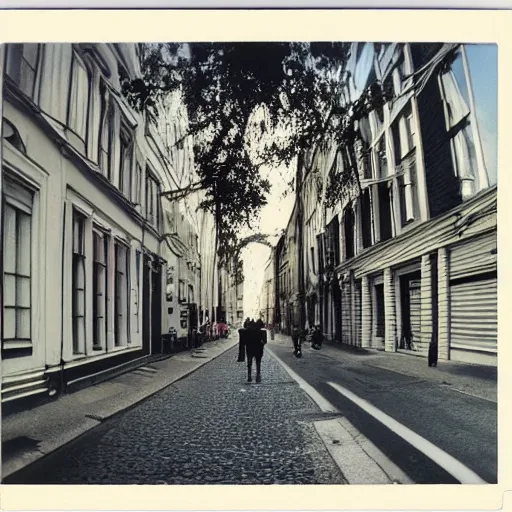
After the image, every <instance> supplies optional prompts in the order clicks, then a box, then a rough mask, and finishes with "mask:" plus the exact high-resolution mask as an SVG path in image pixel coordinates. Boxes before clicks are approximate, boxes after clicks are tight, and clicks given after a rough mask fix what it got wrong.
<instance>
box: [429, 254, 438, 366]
mask: <svg viewBox="0 0 512 512" xmlns="http://www.w3.org/2000/svg"><path fill="white" fill-rule="evenodd" d="M430 268H431V269H432V272H431V277H430V278H431V283H430V284H431V289H432V339H431V340H430V346H429V349H428V365H429V366H437V358H438V338H437V329H438V326H439V297H438V280H437V279H438V270H437V254H436V253H434V254H431V255H430Z"/></svg>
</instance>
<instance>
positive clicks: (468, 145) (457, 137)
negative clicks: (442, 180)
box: [440, 53, 478, 195]
mask: <svg viewBox="0 0 512 512" xmlns="http://www.w3.org/2000/svg"><path fill="white" fill-rule="evenodd" d="M461 60H462V57H461V55H460V53H459V54H458V55H457V58H456V60H455V62H454V63H453V64H452V67H451V69H450V70H448V71H447V72H445V73H443V74H441V75H440V83H441V91H442V95H443V101H444V105H445V113H446V116H445V117H446V127H447V131H448V136H449V137H450V139H451V145H452V152H453V156H454V164H455V170H456V172H457V174H458V177H459V179H460V180H461V182H463V184H464V182H466V187H467V186H468V185H469V186H470V189H472V182H473V180H474V179H475V177H476V175H477V170H478V164H477V161H476V153H475V147H474V139H473V127H472V126H471V124H470V123H469V114H470V110H469V106H468V103H469V102H468V99H467V97H468V93H467V82H466V78H465V75H464V72H463V69H462V63H461ZM468 192H469V193H471V190H468V189H467V188H466V190H463V194H464V195H466V194H468Z"/></svg>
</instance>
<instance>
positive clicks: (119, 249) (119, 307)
mask: <svg viewBox="0 0 512 512" xmlns="http://www.w3.org/2000/svg"><path fill="white" fill-rule="evenodd" d="M129 263H130V258H129V249H128V247H126V246H125V245H124V244H121V243H119V242H116V244H115V267H116V269H115V285H114V286H115V294H114V295H115V304H114V314H115V325H114V345H115V346H116V347H119V346H121V345H125V344H129V343H130V327H129V307H128V304H129V301H128V290H129V289H130V272H129V270H130V268H129ZM123 340H125V341H126V343H123Z"/></svg>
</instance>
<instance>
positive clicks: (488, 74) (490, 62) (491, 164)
mask: <svg viewBox="0 0 512 512" xmlns="http://www.w3.org/2000/svg"><path fill="white" fill-rule="evenodd" d="M466 54H467V57H468V65H469V70H470V73H471V80H472V82H473V95H474V97H475V103H476V111H477V118H478V124H479V127H480V136H481V138H482V146H483V151H484V158H485V165H486V167H487V172H488V173H489V182H490V183H491V184H492V185H495V184H496V183H497V181H498V140H497V139H498V137H497V122H498V46H497V45H496V44H469V45H466Z"/></svg>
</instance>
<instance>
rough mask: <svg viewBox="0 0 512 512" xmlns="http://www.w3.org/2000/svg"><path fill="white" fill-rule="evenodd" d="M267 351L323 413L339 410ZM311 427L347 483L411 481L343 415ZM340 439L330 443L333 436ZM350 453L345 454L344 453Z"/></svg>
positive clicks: (369, 483) (337, 412) (370, 483)
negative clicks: (337, 441) (338, 442)
mask: <svg viewBox="0 0 512 512" xmlns="http://www.w3.org/2000/svg"><path fill="white" fill-rule="evenodd" d="M267 350H268V353H269V354H270V355H271V356H272V357H273V358H274V359H275V360H276V361H277V362H278V363H279V364H280V365H281V366H282V367H283V368H284V370H285V371H286V372H287V373H288V375H290V377H291V378H292V379H294V380H295V381H296V382H297V383H298V384H299V386H300V388H301V389H302V390H304V391H305V392H306V393H307V394H308V395H309V397H310V398H311V399H312V400H313V401H314V402H315V403H316V404H317V405H318V407H319V408H320V410H321V411H322V412H325V413H334V414H339V411H338V409H336V407H334V405H332V404H331V403H330V402H329V401H328V400H326V399H325V398H324V397H323V396H322V395H321V394H320V393H319V392H318V391H317V390H316V389H315V388H314V387H313V386H311V385H310V384H308V383H307V382H306V381H305V380H304V379H303V378H302V377H300V376H299V375H297V373H295V372H294V371H293V370H292V369H291V368H290V367H289V366H288V365H287V364H285V363H284V362H283V361H281V359H280V358H279V357H278V356H277V355H276V354H274V352H273V351H272V350H271V349H270V348H268V349H267ZM314 425H315V428H316V430H317V432H318V434H319V435H320V437H321V439H322V441H323V442H324V444H325V446H326V447H327V450H328V451H329V453H330V455H331V457H332V458H333V460H334V462H335V463H336V465H337V466H338V467H339V468H340V470H341V472H342V473H343V475H344V476H345V478H346V479H347V480H348V482H349V483H350V484H363V485H373V484H381V483H388V484H390V483H396V482H399V483H401V484H413V483H414V482H413V481H412V480H411V479H410V478H409V477H408V476H407V475H406V474H405V473H404V472H403V471H402V470H401V469H400V468H399V467H398V466H397V465H396V464H395V463H394V462H393V461H392V460H391V459H389V458H388V457H387V456H386V455H385V454H384V453H383V452H381V451H380V450H379V449H378V448H377V447H376V446H375V445H374V444H373V443H372V442H371V441H370V440H369V439H368V438H366V437H365V436H364V435H363V434H362V433H361V432H359V431H358V430H357V429H356V428H355V427H354V425H352V424H351V423H350V422H349V421H348V420H347V418H345V417H340V418H335V419H333V420H324V421H317V422H314ZM336 439H337V440H339V441H341V443H340V444H334V441H335V440H336ZM348 453H349V454H350V457H347V454H348Z"/></svg>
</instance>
